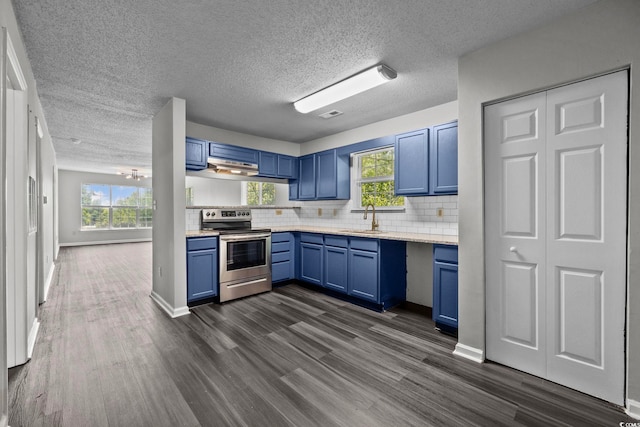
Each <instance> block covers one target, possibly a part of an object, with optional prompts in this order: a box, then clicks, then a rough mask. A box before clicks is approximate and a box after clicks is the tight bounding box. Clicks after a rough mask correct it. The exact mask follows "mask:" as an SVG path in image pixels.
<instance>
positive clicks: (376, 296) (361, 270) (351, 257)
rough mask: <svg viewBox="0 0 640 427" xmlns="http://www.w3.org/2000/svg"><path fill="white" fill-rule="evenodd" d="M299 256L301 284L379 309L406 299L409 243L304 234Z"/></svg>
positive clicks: (299, 246)
mask: <svg viewBox="0 0 640 427" xmlns="http://www.w3.org/2000/svg"><path fill="white" fill-rule="evenodd" d="M298 253H299V254H300V264H299V269H300V270H299V273H298V276H297V278H298V279H300V280H303V281H305V282H308V283H312V284H315V285H320V286H323V287H325V288H326V289H328V290H332V291H335V292H339V293H343V294H346V295H348V297H349V298H350V299H353V302H356V303H361V304H362V305H364V306H367V307H370V308H375V309H383V310H385V309H388V308H390V307H393V306H394V305H397V304H399V303H400V302H402V301H404V300H405V299H406V291H407V249H406V243H405V242H401V241H393V240H379V239H370V238H360V237H345V236H336V235H330V234H328V235H321V234H312V233H301V236H300V243H299V245H298Z"/></svg>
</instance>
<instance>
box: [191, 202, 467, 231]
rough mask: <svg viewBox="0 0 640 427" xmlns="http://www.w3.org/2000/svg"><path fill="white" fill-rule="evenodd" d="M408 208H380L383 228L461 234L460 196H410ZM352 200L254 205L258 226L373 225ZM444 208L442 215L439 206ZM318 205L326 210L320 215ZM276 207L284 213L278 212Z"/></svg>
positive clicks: (194, 225)
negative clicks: (284, 206) (267, 206)
mask: <svg viewBox="0 0 640 427" xmlns="http://www.w3.org/2000/svg"><path fill="white" fill-rule="evenodd" d="M405 200H406V206H405V211H404V212H376V219H377V220H378V223H379V229H380V231H387V232H400V233H422V234H440V235H446V236H457V235H458V196H431V197H407V198H406V199H405ZM351 203H352V202H351V201H317V202H304V203H303V204H302V205H301V206H300V207H297V208H289V209H281V208H278V209H262V208H261V209H253V210H252V211H251V215H252V225H253V226H254V227H280V226H317V227H330V228H336V229H349V230H352V229H353V230H367V229H370V228H371V211H369V215H368V219H367V220H365V219H363V213H362V212H351V209H352V205H351ZM438 208H442V209H443V210H444V216H443V217H442V218H440V217H438V216H437V209H438ZM318 209H321V210H322V212H321V214H320V215H318ZM276 210H278V211H281V212H282V214H281V215H276ZM199 215H200V210H199V209H187V215H186V228H187V231H190V230H198V229H199V227H200V223H199Z"/></svg>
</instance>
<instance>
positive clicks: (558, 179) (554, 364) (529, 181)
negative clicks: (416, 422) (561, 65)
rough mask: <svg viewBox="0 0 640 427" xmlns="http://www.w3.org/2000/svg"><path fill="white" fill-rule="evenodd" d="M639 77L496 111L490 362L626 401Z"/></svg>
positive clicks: (489, 198)
mask: <svg viewBox="0 0 640 427" xmlns="http://www.w3.org/2000/svg"><path fill="white" fill-rule="evenodd" d="M628 93H629V92H628V73H627V71H620V72H616V73H612V74H608V75H605V76H602V77H597V78H593V79H590V80H586V81H582V82H578V83H574V84H571V85H567V86H563V87H559V88H556V89H552V90H549V91H546V92H541V93H536V94H533V95H529V96H525V97H521V98H517V99H513V100H510V101H505V102H502V103H499V104H494V105H490V106H487V107H485V109H484V129H485V135H484V140H485V147H484V150H485V152H484V154H485V164H486V167H485V201H486V203H485V236H486V239H485V245H486V248H485V249H486V261H485V263H486V265H485V268H486V284H487V285H486V286H487V299H486V313H487V319H486V322H487V329H486V331H487V332H486V334H487V335H486V337H487V338H486V339H487V343H486V344H487V347H486V349H487V358H488V359H490V360H493V361H495V362H498V363H502V364H504V365H507V366H511V367H514V368H516V369H520V370H522V371H525V372H529V373H531V374H533V375H536V376H539V377H542V378H545V379H548V380H551V381H554V382H557V383H559V384H562V385H565V386H568V387H571V388H574V389H577V390H580V391H582V392H584V393H587V394H590V395H593V396H596V397H599V398H601V399H604V400H607V401H610V402H613V403H616V404H619V405H622V404H623V403H624V401H623V399H624V368H625V351H624V350H625V337H624V327H625V307H626V255H627V252H626V250H627V249H626V236H627V120H628V118H627V117H628Z"/></svg>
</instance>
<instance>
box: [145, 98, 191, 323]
mask: <svg viewBox="0 0 640 427" xmlns="http://www.w3.org/2000/svg"><path fill="white" fill-rule="evenodd" d="M186 114H187V112H186V103H185V101H184V100H183V99H178V98H171V99H170V100H169V102H167V104H166V105H165V106H164V107H162V109H161V110H160V111H159V112H158V113H157V114H156V115H155V116H154V118H153V126H152V164H153V172H152V179H153V203H154V211H153V290H152V291H151V297H152V298H153V299H154V301H156V302H157V303H158V304H159V305H160V306H161V307H162V308H163V309H164V310H165V311H166V312H167V313H168V314H169V315H170V316H172V317H176V316H182V315H184V314H188V313H189V309H188V308H187V244H186V237H185V234H186V227H185V213H186V212H185V211H186V198H185V193H184V189H185V168H184V165H185V145H184V144H185V138H186V126H185V124H186Z"/></svg>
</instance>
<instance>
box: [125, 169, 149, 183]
mask: <svg viewBox="0 0 640 427" xmlns="http://www.w3.org/2000/svg"><path fill="white" fill-rule="evenodd" d="M120 175H124V177H125V179H133V180H136V181H140V180H141V179H142V178H150V177H148V176H146V175H142V174H140V173H139V172H138V169H131V173H129V174H128V173H125V172H120Z"/></svg>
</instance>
